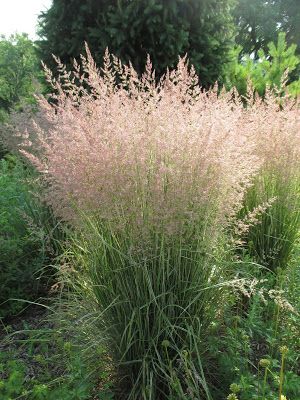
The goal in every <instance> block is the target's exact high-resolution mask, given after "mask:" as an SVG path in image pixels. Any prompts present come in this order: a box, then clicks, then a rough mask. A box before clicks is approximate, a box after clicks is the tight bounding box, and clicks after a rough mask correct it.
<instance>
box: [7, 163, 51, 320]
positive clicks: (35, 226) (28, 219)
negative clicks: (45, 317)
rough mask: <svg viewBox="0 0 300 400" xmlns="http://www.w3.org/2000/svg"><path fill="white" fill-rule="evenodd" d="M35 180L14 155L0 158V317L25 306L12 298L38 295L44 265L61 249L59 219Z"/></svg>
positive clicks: (29, 297) (28, 297)
mask: <svg viewBox="0 0 300 400" xmlns="http://www.w3.org/2000/svg"><path fill="white" fill-rule="evenodd" d="M35 180H36V177H34V175H32V174H31V172H30V169H29V168H28V167H26V166H24V164H23V163H22V162H20V161H19V160H18V159H16V158H15V157H12V156H8V157H6V158H5V159H2V160H1V161H0V192H1V196H0V304H1V306H0V317H4V316H8V315H11V314H14V313H16V312H17V311H19V310H20V309H21V308H22V307H23V305H22V303H21V302H18V301H10V300H9V299H12V298H16V299H20V298H26V299H33V298H34V297H35V296H36V295H37V293H38V290H39V289H41V286H42V285H41V282H40V280H39V279H38V278H39V276H40V275H41V274H42V272H41V269H42V268H43V267H44V266H45V265H46V264H47V262H49V260H50V257H51V254H52V256H53V255H54V253H55V251H57V249H58V248H57V247H56V248H55V246H56V245H55V241H54V240H53V238H54V236H55V233H54V232H55V231H57V229H56V227H55V226H56V224H57V222H55V220H54V218H53V217H52V215H51V213H50V212H49V209H48V208H47V207H46V206H45V205H43V203H42V201H41V200H40V199H39V197H38V191H39V190H41V187H40V186H39V185H37V184H35ZM42 282H43V281H42Z"/></svg>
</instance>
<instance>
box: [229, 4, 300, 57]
mask: <svg viewBox="0 0 300 400" xmlns="http://www.w3.org/2000/svg"><path fill="white" fill-rule="evenodd" d="M234 15H235V21H236V24H237V27H238V34H237V37H236V42H237V44H239V45H241V46H242V47H243V54H251V53H253V54H254V55H255V56H256V57H257V56H258V50H259V49H263V50H264V51H267V49H268V43H270V42H272V41H273V42H275V41H276V39H277V35H278V32H280V31H283V32H286V37H287V42H288V44H293V43H295V44H297V52H298V53H300V1H299V0H238V2H237V6H236V8H235V10H234Z"/></svg>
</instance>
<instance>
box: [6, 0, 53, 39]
mask: <svg viewBox="0 0 300 400" xmlns="http://www.w3.org/2000/svg"><path fill="white" fill-rule="evenodd" d="M51 3H52V0H0V34H2V35H5V36H9V35H11V34H13V33H16V32H18V33H23V32H25V33H28V34H29V37H30V39H32V40H35V39H37V34H36V25H37V17H38V15H39V13H40V12H41V11H45V10H47V9H48V8H49V7H50V5H51Z"/></svg>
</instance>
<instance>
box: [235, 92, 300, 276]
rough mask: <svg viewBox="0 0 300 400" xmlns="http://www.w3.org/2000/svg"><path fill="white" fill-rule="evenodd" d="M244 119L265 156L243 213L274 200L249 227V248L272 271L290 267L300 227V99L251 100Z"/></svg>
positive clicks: (269, 96) (268, 96)
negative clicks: (255, 222) (256, 221)
mask: <svg viewBox="0 0 300 400" xmlns="http://www.w3.org/2000/svg"><path fill="white" fill-rule="evenodd" d="M245 123H246V125H247V126H248V129H249V133H250V132H251V133H250V135H251V137H252V138H253V139H254V141H255V143H256V151H255V153H256V154H257V155H258V156H259V158H260V160H261V161H262V164H261V167H260V170H259V173H258V174H257V176H256V178H255V180H254V182H253V183H254V184H253V186H251V187H250V188H249V190H248V192H247V195H246V196H245V203H244V208H243V212H244V213H245V214H247V213H249V212H251V211H252V210H253V209H256V208H257V207H259V206H260V205H261V204H270V206H269V207H267V208H266V212H264V213H262V214H261V215H260V217H259V218H258V222H259V223H257V224H253V225H252V226H250V227H249V229H248V230H247V232H246V235H245V237H244V239H245V242H246V249H247V251H248V252H249V254H250V255H251V256H252V257H253V258H254V259H255V261H256V262H258V263H259V264H261V265H263V266H265V267H267V269H269V270H270V271H273V272H274V271H276V270H277V268H286V267H287V265H288V262H289V261H290V258H291V255H292V253H293V250H294V248H295V244H296V241H297V237H298V233H299V229H300V118H299V100H295V99H292V98H289V97H288V96H285V97H281V98H280V100H279V97H276V95H274V94H272V92H270V91H269V92H267V93H266V96H265V98H264V99H260V98H256V99H255V101H254V102H251V103H249V104H248V107H247V113H246V116H245Z"/></svg>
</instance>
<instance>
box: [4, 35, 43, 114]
mask: <svg viewBox="0 0 300 400" xmlns="http://www.w3.org/2000/svg"><path fill="white" fill-rule="evenodd" d="M38 75H39V62H38V58H37V55H36V50H35V46H34V44H33V42H32V41H31V40H29V39H28V36H27V35H26V34H23V35H18V34H17V35H12V36H10V37H9V38H5V36H1V37H0V120H1V119H3V118H4V116H5V114H6V113H7V112H8V111H9V110H10V109H11V108H13V107H14V108H16V107H18V106H19V105H20V103H21V102H25V103H26V102H27V103H28V102H29V103H31V102H33V101H34V98H33V93H34V92H35V91H36V89H37V86H38ZM1 116H2V117H1Z"/></svg>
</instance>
